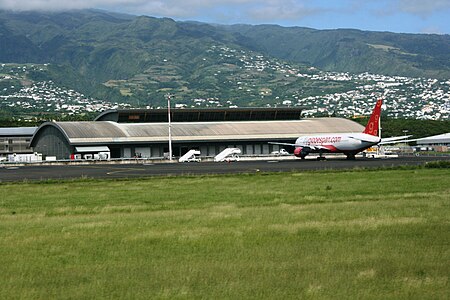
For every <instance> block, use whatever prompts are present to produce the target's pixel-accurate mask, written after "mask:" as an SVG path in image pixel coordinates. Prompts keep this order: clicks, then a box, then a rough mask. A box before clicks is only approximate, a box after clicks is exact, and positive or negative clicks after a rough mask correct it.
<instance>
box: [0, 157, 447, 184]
mask: <svg viewBox="0 0 450 300" xmlns="http://www.w3.org/2000/svg"><path fill="white" fill-rule="evenodd" d="M437 160H450V157H449V156H446V157H424V156H420V157H416V156H411V157H399V158H391V159H366V158H360V159H357V160H354V161H349V160H345V159H328V160H326V161H316V160H265V161H240V162H232V163H214V162H201V163H155V164H148V163H141V164H113V165H111V164H105V165H102V164H92V165H66V166H22V167H13V166H9V167H8V166H3V167H0V182H23V181H39V180H48V179H76V178H138V177H149V176H180V175H206V174H240V173H249V174H251V173H258V172H292V171H293V172H301V171H311V170H342V169H355V168H380V167H395V166H402V165H423V164H425V163H426V162H430V161H437Z"/></svg>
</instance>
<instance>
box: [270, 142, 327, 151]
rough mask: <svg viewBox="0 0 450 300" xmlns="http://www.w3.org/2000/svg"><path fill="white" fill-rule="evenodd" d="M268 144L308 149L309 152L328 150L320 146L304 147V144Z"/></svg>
mask: <svg viewBox="0 0 450 300" xmlns="http://www.w3.org/2000/svg"><path fill="white" fill-rule="evenodd" d="M269 144H274V145H283V146H292V147H302V148H309V149H311V150H321V149H322V150H330V149H329V148H327V147H325V146H321V145H314V146H313V145H306V144H289V143H276V142H269Z"/></svg>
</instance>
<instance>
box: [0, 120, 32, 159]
mask: <svg viewBox="0 0 450 300" xmlns="http://www.w3.org/2000/svg"><path fill="white" fill-rule="evenodd" d="M36 129H37V127H4V128H0V157H1V158H5V157H8V155H10V154H14V153H16V154H30V153H33V149H32V148H31V147H30V142H31V138H32V137H33V134H34V132H35V131H36Z"/></svg>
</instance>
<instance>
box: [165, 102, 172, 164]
mask: <svg viewBox="0 0 450 300" xmlns="http://www.w3.org/2000/svg"><path fill="white" fill-rule="evenodd" d="M166 96H167V116H168V118H169V160H170V161H172V123H171V116H170V97H171V96H172V95H170V94H167V95H166Z"/></svg>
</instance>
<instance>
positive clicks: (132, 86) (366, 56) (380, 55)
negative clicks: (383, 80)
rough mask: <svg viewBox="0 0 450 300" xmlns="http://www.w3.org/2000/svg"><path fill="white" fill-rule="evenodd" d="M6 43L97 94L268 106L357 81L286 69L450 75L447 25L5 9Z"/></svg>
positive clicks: (11, 58)
mask: <svg viewBox="0 0 450 300" xmlns="http://www.w3.org/2000/svg"><path fill="white" fill-rule="evenodd" d="M0 45H1V47H0V62H1V63H36V64H44V63H45V64H49V65H48V67H47V68H45V70H44V71H41V72H29V73H28V74H27V76H28V77H27V78H26V80H50V79H51V80H52V81H53V82H55V83H56V84H58V85H59V86H64V87H68V88H73V89H76V90H78V91H80V92H83V93H85V94H86V95H88V96H91V97H95V98H99V99H108V100H111V101H119V100H120V101H126V102H130V103H135V104H136V103H139V101H141V102H140V103H141V104H142V102H145V103H146V104H151V105H158V103H160V102H161V99H163V98H164V94H166V93H167V92H176V94H177V99H175V100H176V101H179V102H182V101H183V100H184V99H195V98H197V97H198V98H208V99H212V100H211V101H214V98H216V97H219V96H220V97H221V98H222V99H227V100H229V101H230V102H232V103H233V104H244V105H247V106H248V105H250V106H262V105H266V104H267V105H270V104H274V103H275V102H276V101H277V100H276V99H284V98H287V97H288V96H289V97H291V96H292V95H294V94H300V95H301V97H306V96H310V95H312V96H314V95H317V94H318V93H333V92H345V91H349V90H350V89H352V88H354V87H355V85H356V83H352V82H345V83H344V82H327V83H326V84H323V83H320V82H318V81H312V80H308V79H305V78H293V77H292V76H291V77H289V74H286V70H292V69H294V70H297V69H302V72H303V73H307V72H314V71H310V70H309V68H308V67H310V66H315V67H318V68H320V69H323V70H329V71H345V72H355V73H358V72H371V73H378V74H390V75H404V76H423V77H436V78H450V36H448V35H411V34H395V33H387V32H364V31H358V30H314V29H308V28H298V27H292V28H285V27H280V26H271V25H261V26H250V25H234V26H216V25H209V24H204V23H196V22H175V21H174V20H172V19H168V18H152V17H145V16H130V15H123V14H115V13H109V12H105V11H97V10H80V11H70V12H55V13H50V12H47V13H45V12H21V13H13V12H9V11H0ZM299 87H300V89H299ZM272 95H273V97H272V98H271V96H272ZM275 95H276V96H275Z"/></svg>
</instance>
